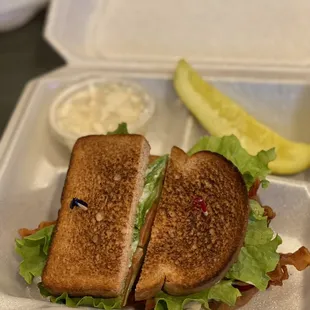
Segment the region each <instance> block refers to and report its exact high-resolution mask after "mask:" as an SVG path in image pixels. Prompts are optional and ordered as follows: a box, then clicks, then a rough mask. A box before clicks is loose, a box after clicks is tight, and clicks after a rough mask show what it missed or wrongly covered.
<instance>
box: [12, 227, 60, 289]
mask: <svg viewBox="0 0 310 310" xmlns="http://www.w3.org/2000/svg"><path fill="white" fill-rule="evenodd" d="M53 230H54V225H51V226H48V227H45V228H43V229H41V230H39V231H37V232H36V233H35V234H33V235H31V236H28V237H25V238H23V239H15V244H16V248H15V250H16V252H17V253H18V254H19V255H20V256H21V257H22V259H23V261H22V262H21V263H20V265H19V274H20V275H21V276H22V277H23V278H24V279H25V281H26V282H27V283H28V284H31V283H32V280H33V278H34V277H38V276H41V274H42V271H43V268H44V266H45V262H46V259H47V253H48V248H49V246H50V243H51V239H52V234H53Z"/></svg>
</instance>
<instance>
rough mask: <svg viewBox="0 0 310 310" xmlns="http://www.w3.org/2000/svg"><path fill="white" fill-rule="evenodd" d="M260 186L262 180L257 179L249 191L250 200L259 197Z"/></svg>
mask: <svg viewBox="0 0 310 310" xmlns="http://www.w3.org/2000/svg"><path fill="white" fill-rule="evenodd" d="M259 186H260V180H259V179H256V180H255V182H254V184H253V185H252V186H251V188H250V190H249V198H254V197H257V191H258V189H259Z"/></svg>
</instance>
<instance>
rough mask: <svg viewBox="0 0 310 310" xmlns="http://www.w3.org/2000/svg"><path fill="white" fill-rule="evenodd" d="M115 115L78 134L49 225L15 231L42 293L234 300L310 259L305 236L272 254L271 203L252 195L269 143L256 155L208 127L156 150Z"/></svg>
mask: <svg viewBox="0 0 310 310" xmlns="http://www.w3.org/2000/svg"><path fill="white" fill-rule="evenodd" d="M122 126H123V127H122ZM122 126H120V128H119V129H118V131H116V132H114V133H111V134H109V135H106V136H104V135H102V136H88V137H83V138H80V139H79V140H78V141H77V142H76V144H75V146H74V149H73V151H72V155H71V161H70V165H69V170H68V173H67V178H66V181H65V185H64V189H63V194H62V198H61V208H60V211H59V215H58V219H57V222H56V224H55V223H53V222H48V223H44V224H42V225H41V226H40V229H38V230H34V231H28V230H25V229H24V230H21V231H20V233H21V234H22V236H23V238H22V239H17V240H16V250H17V252H18V253H19V254H20V255H21V256H22V258H23V261H22V263H21V265H20V274H21V275H22V276H23V277H24V279H25V280H26V281H27V282H28V283H31V282H32V281H33V278H35V277H39V276H42V282H40V283H39V288H40V292H41V294H42V295H43V296H46V297H49V298H50V301H52V302H56V303H63V304H66V305H67V306H93V307H96V308H101V309H119V308H121V307H122V306H125V305H128V300H131V299H134V300H135V302H139V301H141V302H142V305H143V306H144V305H145V307H146V308H147V309H154V308H155V309H157V310H162V309H168V310H175V309H177V310H181V309H184V308H191V307H196V308H197V307H198V309H200V308H204V309H235V307H238V306H242V305H243V304H245V303H246V302H248V301H249V300H250V299H251V297H252V296H253V295H254V294H255V293H257V292H258V291H259V290H260V291H263V290H266V289H267V288H268V287H269V286H270V285H282V283H283V280H286V279H287V278H288V273H287V267H286V265H289V264H291V265H294V266H295V267H296V268H297V269H298V270H303V269H305V268H306V267H307V266H308V265H309V264H310V253H309V251H308V250H307V249H306V248H305V247H302V248H300V249H299V250H298V251H296V252H295V253H289V254H279V253H277V248H278V246H279V245H280V244H281V238H280V236H278V235H277V234H275V233H274V232H273V230H272V229H271V228H270V227H269V224H270V222H271V220H272V219H273V218H274V216H275V214H274V212H273V210H272V209H271V208H270V207H266V206H262V205H261V203H260V201H259V198H258V196H257V190H258V188H259V187H260V185H262V186H263V187H267V186H268V181H267V180H266V176H267V175H268V173H269V172H270V171H269V169H268V163H269V162H270V161H271V160H273V159H274V158H275V152H274V150H273V149H271V150H268V151H261V152H260V153H259V154H257V155H256V156H252V155H249V154H248V153H247V152H246V151H245V150H244V149H243V148H242V147H241V145H240V142H239V141H238V140H237V138H236V137H234V136H226V137H222V138H216V137H203V138H201V139H200V141H198V143H197V144H196V145H194V146H193V148H192V149H191V150H190V151H189V152H188V153H185V152H184V151H183V150H181V149H179V148H178V147H173V148H172V150H171V153H170V155H169V156H167V155H165V156H160V157H154V156H150V147H149V144H148V142H147V141H146V139H145V138H144V137H142V136H139V135H129V134H127V130H126V128H125V127H124V125H122ZM34 247H36V249H37V251H34V250H33V249H34ZM34 261H36V262H40V263H37V264H36V265H35V266H34V263H33V262H34ZM129 295H130V298H129V299H128V297H129ZM133 296H134V297H133ZM233 307H234V308H233Z"/></svg>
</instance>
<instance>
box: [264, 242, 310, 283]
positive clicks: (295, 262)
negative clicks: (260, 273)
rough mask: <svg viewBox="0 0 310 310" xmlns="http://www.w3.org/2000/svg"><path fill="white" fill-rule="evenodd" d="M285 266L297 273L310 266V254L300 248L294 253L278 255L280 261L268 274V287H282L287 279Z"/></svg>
mask: <svg viewBox="0 0 310 310" xmlns="http://www.w3.org/2000/svg"><path fill="white" fill-rule="evenodd" d="M286 265H292V266H294V267H295V268H296V269H297V270H298V271H302V270H305V269H306V268H307V267H308V266H310V252H309V250H308V249H307V248H306V247H304V246H302V247H301V248H299V249H298V250H297V251H296V252H294V253H287V254H280V261H279V263H278V265H277V267H276V269H275V270H274V271H272V272H269V273H268V276H269V277H270V283H269V284H270V285H279V286H282V285H283V281H284V280H287V279H288V278H289V275H288V272H287V267H286Z"/></svg>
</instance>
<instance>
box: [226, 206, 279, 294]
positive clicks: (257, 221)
mask: <svg viewBox="0 0 310 310" xmlns="http://www.w3.org/2000/svg"><path fill="white" fill-rule="evenodd" d="M250 207H251V213H250V218H249V224H248V228H247V232H246V237H245V242H244V246H243V247H242V248H241V251H240V254H239V256H238V260H237V262H236V263H235V264H234V265H233V266H232V267H231V269H230V270H229V271H228V273H227V275H226V277H227V278H229V279H232V280H234V279H236V280H240V281H243V282H247V283H251V284H253V285H254V286H256V287H257V288H258V289H259V290H261V291H263V290H265V289H266V288H267V286H268V282H269V280H270V278H269V277H268V275H267V273H268V272H270V271H273V270H274V269H275V268H276V266H277V264H278V262H279V259H280V255H279V254H278V253H277V252H276V251H277V248H278V246H279V245H280V244H281V243H282V240H281V238H280V236H278V235H276V236H275V237H274V232H273V230H272V229H271V228H269V227H268V223H267V218H266V217H265V216H263V214H264V209H263V208H262V207H261V206H260V205H259V203H258V202H256V201H254V200H251V201H250Z"/></svg>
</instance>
